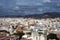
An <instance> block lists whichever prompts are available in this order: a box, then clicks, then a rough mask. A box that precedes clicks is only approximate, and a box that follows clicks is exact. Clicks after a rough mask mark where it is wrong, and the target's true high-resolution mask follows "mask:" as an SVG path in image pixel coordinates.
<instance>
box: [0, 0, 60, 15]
mask: <svg viewBox="0 0 60 40" xmlns="http://www.w3.org/2000/svg"><path fill="white" fill-rule="evenodd" d="M21 5H28V6H41V7H40V8H38V10H39V11H40V12H41V13H42V12H50V11H53V12H59V11H60V0H0V10H2V11H4V12H5V11H6V12H7V11H13V10H19V8H20V7H19V6H21ZM35 11H36V10H35ZM18 12H19V11H18ZM0 14H1V13H0ZM27 14H29V13H27ZM31 14H34V13H31Z"/></svg>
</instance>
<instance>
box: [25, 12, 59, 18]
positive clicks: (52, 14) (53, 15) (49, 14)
mask: <svg viewBox="0 0 60 40" xmlns="http://www.w3.org/2000/svg"><path fill="white" fill-rule="evenodd" d="M25 17H31V18H57V17H59V18H60V12H46V13H43V14H33V15H26V16H25Z"/></svg>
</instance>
